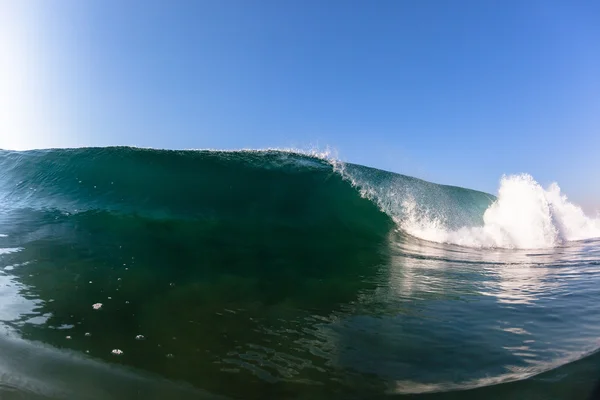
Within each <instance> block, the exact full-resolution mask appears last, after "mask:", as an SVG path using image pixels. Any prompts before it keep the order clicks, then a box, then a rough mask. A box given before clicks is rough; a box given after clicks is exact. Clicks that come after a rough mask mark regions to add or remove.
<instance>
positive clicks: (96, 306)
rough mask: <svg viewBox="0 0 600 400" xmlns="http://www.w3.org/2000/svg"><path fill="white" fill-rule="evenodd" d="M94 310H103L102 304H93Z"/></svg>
mask: <svg viewBox="0 0 600 400" xmlns="http://www.w3.org/2000/svg"><path fill="white" fill-rule="evenodd" d="M92 308H93V309H94V310H99V309H101V308H102V303H96V304H93V305H92Z"/></svg>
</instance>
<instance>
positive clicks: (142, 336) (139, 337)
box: [135, 335, 146, 340]
mask: <svg viewBox="0 0 600 400" xmlns="http://www.w3.org/2000/svg"><path fill="white" fill-rule="evenodd" d="M135 339H136V340H144V339H146V338H145V337H144V335H137V336H136V337H135Z"/></svg>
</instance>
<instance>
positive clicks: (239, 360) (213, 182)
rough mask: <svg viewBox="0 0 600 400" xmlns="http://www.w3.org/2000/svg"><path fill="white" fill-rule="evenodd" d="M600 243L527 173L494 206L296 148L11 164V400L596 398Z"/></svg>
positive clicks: (0, 283)
mask: <svg viewBox="0 0 600 400" xmlns="http://www.w3.org/2000/svg"><path fill="white" fill-rule="evenodd" d="M597 236H599V225H598V220H597V219H593V218H589V217H588V216H586V215H585V214H584V213H583V212H582V211H581V209H579V208H578V207H577V206H575V205H573V204H571V203H569V201H568V200H567V198H566V197H565V196H564V195H562V194H561V192H560V189H559V188H558V186H556V185H553V186H551V187H550V188H548V189H543V188H542V187H540V186H539V184H537V183H536V182H535V181H534V180H533V179H532V178H531V177H530V176H527V175H521V176H511V177H505V178H503V179H502V181H501V184H500V190H499V192H498V196H497V197H495V196H493V195H490V194H487V193H483V192H479V191H474V190H469V189H464V188H459V187H452V186H445V185H438V184H434V183H430V182H426V181H422V180H419V179H416V178H412V177H408V176H404V175H399V174H394V173H391V172H386V171H380V170H377V169H373V168H369V167H364V166H360V165H354V164H348V163H340V162H338V161H336V160H333V159H330V158H328V157H327V156H326V155H321V154H300V153H296V152H291V151H275V150H262V151H166V150H150V149H134V148H89V149H70V150H64V149H56V150H43V151H27V152H9V151H0V326H1V327H2V328H3V329H5V331H6V333H7V335H3V336H2V338H3V339H2V340H0V347H1V349H2V351H0V371H3V372H2V374H0V393H2V391H3V390H4V389H7V390H9V391H13V390H14V391H16V392H22V393H25V394H26V395H31V396H38V397H39V398H66V399H70V398H89V399H105V398H110V399H120V398H123V399H125V398H131V394H132V393H139V391H140V390H142V392H143V393H144V396H146V397H145V398H184V397H185V396H188V397H185V398H248V399H263V398H298V399H302V398H311V399H313V398H314V399H319V398H344V399H345V398H377V397H378V396H384V395H387V394H390V393H393V394H408V393H410V394H420V393H423V392H451V391H457V390H458V391H461V390H465V389H474V388H479V389H476V390H482V391H483V392H465V393H466V395H468V393H475V394H476V396H475V398H498V399H501V398H514V397H517V395H518V394H519V393H521V392H523V390H525V391H526V392H528V393H531V390H533V389H531V387H535V388H536V389H535V390H534V392H535V393H536V395H537V394H539V393H541V394H540V396H539V397H541V398H557V399H558V398H565V399H566V398H570V397H569V396H570V395H571V394H572V393H573V391H574V390H575V391H578V393H579V394H581V395H582V396H584V395H585V392H586V391H587V390H588V389H590V387H591V385H593V383H594V382H588V383H586V384H585V385H582V384H581V382H580V381H579V380H578V378H577V379H573V377H571V376H570V372H569V371H572V370H573V371H575V370H576V371H579V370H580V369H581V368H582V367H577V365H585V368H584V369H585V370H586V371H597V372H598V373H600V364H598V362H597V359H598V357H597V355H594V354H595V353H596V352H597V350H598V348H600V343H599V342H598V337H600V302H598V301H597V299H598V298H600V268H599V266H600V241H598V240H597V239H593V238H594V237H597ZM522 249H526V250H522ZM536 249H537V250H536ZM549 310H551V312H549ZM3 332H4V331H3ZM579 359H582V360H579ZM577 360H579V361H578V362H580V363H583V364H577V363H575V364H573V365H574V366H573V367H571V364H572V363H573V362H575V361H577ZM11 371H12V372H11ZM557 371H558V372H557ZM75 373H76V374H77V379H76V382H75V383H73V379H72V376H73V374H75ZM540 374H542V376H546V375H543V374H550V375H548V376H551V377H552V378H550V379H552V382H554V383H553V386H547V387H543V388H541V389H539V391H538V389H537V386H536V384H535V379H536V378H535V377H537V376H538V375H540ZM590 374H591V375H593V374H592V373H591V372H590ZM563 375H564V376H568V379H566V380H563V379H562V378H561V376H563ZM594 376H598V374H596V375H594ZM107 380H109V381H111V382H113V383H114V384H113V385H107V383H106V381H107ZM151 381H154V382H156V384H155V385H154V386H152V385H150V386H149V383H148V382H151ZM520 381H523V384H520V383H519V382H520ZM574 381H577V382H576V384H574V383H573V382H574ZM174 382H180V383H181V384H180V383H174ZM509 382H512V383H509ZM531 382H534V383H531ZM530 383H531V385H533V386H530ZM499 384H501V385H499ZM523 385H525V388H524V387H523ZM528 385H529V386H528ZM586 385H587V386H586ZM498 387H501V389H498ZM92 389H94V390H92ZM561 390H562V393H567V394H566V395H565V396H563V397H560V396H558V397H556V396H555V397H553V396H554V395H555V394H556V393H560V392H561ZM152 396H154V397H152ZM182 396H184V397H182ZM448 396H449V397H450V398H452V394H448ZM25 397H26V398H27V396H25ZM38 397H35V398H38ZM32 398H33V397H32Z"/></svg>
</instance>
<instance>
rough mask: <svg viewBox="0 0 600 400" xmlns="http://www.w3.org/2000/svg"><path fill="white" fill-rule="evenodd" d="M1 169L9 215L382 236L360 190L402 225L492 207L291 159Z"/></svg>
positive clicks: (70, 154) (379, 174)
mask: <svg viewBox="0 0 600 400" xmlns="http://www.w3.org/2000/svg"><path fill="white" fill-rule="evenodd" d="M334 170H335V171H334ZM0 171H2V172H0V200H1V201H2V203H1V204H2V207H3V208H4V209H17V208H31V209H35V210H41V209H45V210H51V209H53V210H59V211H63V212H69V213H80V212H84V211H97V212H103V211H104V212H115V213H120V214H135V215H139V216H145V217H149V218H164V219H169V218H182V219H186V218H187V219H189V218H196V219H206V220H210V219H216V220H236V222H237V223H241V222H245V223H252V222H251V221H257V220H260V221H261V223H262V224H263V225H264V224H266V223H275V224H288V225H289V224H291V225H298V224H301V225H303V224H311V223H312V224H319V223H326V222H332V221H337V222H338V223H340V224H344V225H348V226H351V227H352V228H353V229H355V228H356V229H362V230H363V232H364V233H367V232H372V233H375V234H380V231H381V229H382V224H383V225H385V226H387V227H389V226H388V225H389V224H387V223H384V222H383V221H385V220H386V217H383V216H381V215H377V212H376V211H375V209H374V207H373V206H372V205H371V204H368V202H367V201H365V200H364V199H362V198H361V196H360V195H359V192H362V194H363V196H362V197H366V198H369V199H371V200H372V201H373V202H374V203H375V204H376V205H377V206H378V207H379V208H380V209H382V210H383V211H385V212H386V213H387V214H388V215H389V216H391V217H395V218H398V217H400V218H401V217H402V212H403V211H402V210H403V204H402V203H403V201H405V200H407V199H413V200H415V201H416V203H418V207H419V208H421V209H423V210H427V211H430V212H433V214H432V215H434V216H436V217H440V218H442V219H444V220H445V221H447V222H449V223H450V224H451V225H452V224H463V225H465V224H471V223H477V222H480V220H481V216H482V215H483V211H485V209H486V208H487V206H488V205H489V204H490V201H491V200H492V196H489V195H486V194H484V193H480V192H476V191H471V190H468V189H462V188H456V187H449V186H443V185H436V184H433V183H429V182H425V181H421V180H419V179H415V178H411V177H407V176H403V175H399V174H393V173H390V172H385V171H380V170H376V169H372V168H368V167H363V166H359V165H353V164H344V165H343V166H342V167H341V168H340V167H339V166H336V167H335V168H334V166H333V165H332V164H331V163H330V162H328V161H327V160H323V159H319V158H317V157H313V156H308V155H302V154H298V153H289V152H281V151H235V152H222V151H165V150H143V149H133V148H104V149H100V148H91V149H74V150H45V151H30V152H20V153H11V152H3V153H1V154H0ZM352 185H353V186H355V187H354V188H352V187H351V186H352ZM386 224H387V225H386ZM330 225H331V224H330Z"/></svg>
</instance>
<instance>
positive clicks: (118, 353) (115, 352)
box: [111, 349, 123, 356]
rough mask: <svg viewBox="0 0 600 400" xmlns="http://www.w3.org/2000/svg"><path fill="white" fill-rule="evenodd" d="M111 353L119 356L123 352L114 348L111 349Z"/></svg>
mask: <svg viewBox="0 0 600 400" xmlns="http://www.w3.org/2000/svg"><path fill="white" fill-rule="evenodd" d="M111 353H112V354H113V355H115V356H120V355H122V354H123V350H119V349H114V350H113V351H111Z"/></svg>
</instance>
